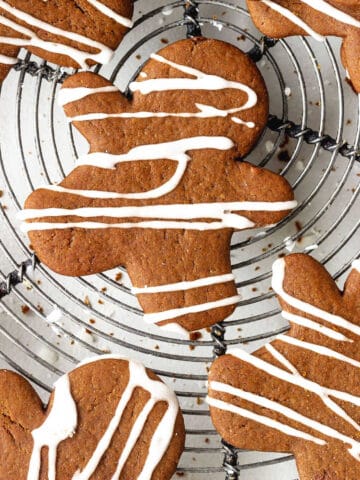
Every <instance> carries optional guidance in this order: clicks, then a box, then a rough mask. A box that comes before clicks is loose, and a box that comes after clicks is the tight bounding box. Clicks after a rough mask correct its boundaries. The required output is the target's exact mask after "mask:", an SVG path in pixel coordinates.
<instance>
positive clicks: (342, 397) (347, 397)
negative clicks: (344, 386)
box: [229, 349, 360, 407]
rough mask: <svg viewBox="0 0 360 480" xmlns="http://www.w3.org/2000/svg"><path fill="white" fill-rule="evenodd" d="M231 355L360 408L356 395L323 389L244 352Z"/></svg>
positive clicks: (238, 351) (359, 398) (315, 391)
mask: <svg viewBox="0 0 360 480" xmlns="http://www.w3.org/2000/svg"><path fill="white" fill-rule="evenodd" d="M229 354H230V355H233V356H234V357H236V358H238V359H240V360H242V361H244V362H246V363H249V364H250V365H253V366H254V367H255V368H258V369H259V370H262V371H264V372H266V373H267V374H269V375H272V376H273V377H276V378H279V379H280V380H283V381H284V382H288V383H290V384H292V385H295V386H297V387H301V388H303V389H305V390H308V391H310V392H312V393H315V394H316V395H320V396H322V395H327V396H331V397H334V398H337V399H339V400H343V401H344V402H349V403H352V404H353V405H356V406H357V407H359V406H360V397H358V396H356V395H352V394H350V393H348V392H343V391H340V390H335V389H332V388H327V387H323V386H321V385H319V384H318V383H316V382H313V381H311V380H308V379H307V378H303V377H301V376H300V375H299V376H297V375H294V374H292V373H288V372H286V371H285V370H282V369H281V368H278V367H276V366H275V365H272V364H271V363H269V362H265V361H264V360H262V359H261V358H257V357H255V356H253V355H251V354H250V353H247V352H245V351H243V350H240V349H232V350H229Z"/></svg>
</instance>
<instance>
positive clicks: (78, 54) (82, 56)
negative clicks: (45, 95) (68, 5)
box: [0, 0, 114, 68]
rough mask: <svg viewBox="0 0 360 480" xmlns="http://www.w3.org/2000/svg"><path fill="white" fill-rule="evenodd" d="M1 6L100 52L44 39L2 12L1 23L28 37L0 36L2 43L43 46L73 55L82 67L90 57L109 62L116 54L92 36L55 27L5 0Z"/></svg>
mask: <svg viewBox="0 0 360 480" xmlns="http://www.w3.org/2000/svg"><path fill="white" fill-rule="evenodd" d="M0 8H2V9H3V10H5V11H6V12H8V13H10V14H11V15H12V16H14V17H16V18H17V19H19V20H21V21H23V22H25V23H26V24H28V25H30V26H32V27H35V28H38V29H40V30H43V31H45V32H49V33H51V34H53V35H57V36H60V37H63V38H67V39H68V40H72V41H74V42H77V43H80V44H82V45H86V46H87V47H90V48H94V49H96V50H98V53H89V52H83V51H81V50H78V49H76V48H73V47H70V46H68V45H64V44H61V43H56V42H49V41H46V40H42V39H41V38H39V37H38V36H37V35H36V33H35V32H34V31H33V30H31V29H30V28H28V27H23V26H21V25H19V24H17V23H16V22H15V21H13V20H10V19H8V18H6V17H4V16H3V15H1V14H0V24H2V25H4V26H6V27H9V28H11V29H13V30H15V31H16V32H18V33H20V34H22V35H25V36H26V37H28V38H27V39H22V38H13V37H0V43H4V44H6V45H15V46H19V47H25V46H34V47H38V48H42V49H44V50H47V51H49V52H53V53H58V54H61V55H66V56H69V57H71V58H72V59H73V60H75V61H76V62H77V63H78V64H79V65H80V67H81V68H86V67H87V63H86V60H90V59H91V60H94V61H95V62H96V63H108V62H109V61H110V60H111V58H112V56H113V54H114V52H113V51H112V50H111V49H110V48H109V47H107V46H106V45H104V44H102V43H100V42H97V41H95V40H91V39H90V38H88V37H85V36H83V35H80V34H78V33H74V32H69V31H67V30H63V29H61V28H58V27H55V26H54V25H51V24H49V23H47V22H44V21H42V20H40V19H38V18H36V17H33V16H32V15H30V14H28V13H26V12H23V11H22V10H19V9H17V8H15V7H12V6H11V5H9V4H8V3H6V2H5V1H4V0H0Z"/></svg>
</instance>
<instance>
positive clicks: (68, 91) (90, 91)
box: [58, 85, 119, 107]
mask: <svg viewBox="0 0 360 480" xmlns="http://www.w3.org/2000/svg"><path fill="white" fill-rule="evenodd" d="M114 92H118V93H119V89H118V88H117V87H115V86H113V85H109V86H106V87H97V88H88V87H76V88H62V89H61V90H60V91H59V93H58V104H59V105H60V106H62V107H63V106H64V105H67V104H68V103H72V102H77V101H78V100H82V99H83V98H86V97H89V96H90V95H96V94H98V93H114Z"/></svg>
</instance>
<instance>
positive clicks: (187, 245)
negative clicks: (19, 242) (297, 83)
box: [20, 39, 296, 332]
mask: <svg viewBox="0 0 360 480" xmlns="http://www.w3.org/2000/svg"><path fill="white" fill-rule="evenodd" d="M130 90H131V91H132V94H133V97H132V99H131V100H129V99H128V98H126V97H125V96H124V95H123V94H122V93H121V92H120V91H119V90H118V89H117V88H116V87H114V86H113V85H111V83H110V82H108V81H107V80H105V79H104V78H102V77H100V76H98V75H95V74H92V73H80V74H77V75H75V76H73V77H71V78H69V79H67V80H66V82H65V83H64V86H63V88H62V90H61V92H60V97H59V98H60V102H61V103H62V105H64V109H65V113H66V115H67V116H68V118H69V121H71V122H72V123H73V124H74V126H75V127H76V128H77V129H78V130H79V131H80V132H81V133H82V134H83V135H84V136H85V137H86V138H87V140H88V141H89V142H90V153H89V154H87V155H85V156H83V157H81V158H80V159H79V160H78V162H77V168H76V169H75V170H73V171H72V172H71V173H70V175H68V176H67V177H66V178H65V180H64V181H63V182H61V184H60V185H57V186H47V187H46V186H45V187H44V188H41V189H39V190H37V191H35V192H34V193H33V194H32V195H31V196H30V197H29V198H28V200H27V201H26V205H25V207H26V209H25V210H24V211H23V212H22V213H21V214H20V217H21V218H22V219H23V220H25V221H26V222H25V223H24V224H23V228H24V230H25V231H28V232H29V235H30V240H31V243H32V245H33V247H34V249H35V251H36V254H37V255H38V256H39V258H40V259H41V261H42V262H44V263H46V264H47V265H49V266H50V268H52V269H53V270H55V271H57V272H59V273H61V274H65V275H75V276H77V275H88V274H92V273H96V272H101V271H105V270H108V269H110V268H114V267H116V266H119V265H124V266H125V267H126V268H127V271H128V273H129V275H130V278H131V280H132V283H133V287H134V289H133V293H135V294H136V295H137V296H138V298H139V300H140V303H141V306H142V307H143V309H144V311H145V314H146V315H145V320H146V321H147V322H150V323H157V324H159V325H161V326H165V325H166V326H167V328H168V329H169V328H170V329H172V330H176V331H179V330H181V331H185V332H186V331H191V330H196V329H199V328H203V327H206V326H209V325H212V324H214V323H216V322H218V321H220V320H222V319H224V318H226V317H227V316H228V315H230V314H231V313H232V312H233V310H234V308H235V305H236V303H237V302H238V300H239V297H238V296H237V292H236V288H235V283H234V276H233V275H232V273H231V265H230V258H229V248H230V239H231V235H232V233H233V232H234V231H235V230H242V229H246V228H254V227H262V226H267V225H270V224H274V223H276V222H278V221H279V220H281V219H283V218H284V217H285V216H286V215H287V213H288V212H289V211H290V210H291V209H292V208H293V207H294V206H295V205H296V202H294V200H293V192H292V190H291V188H290V186H289V184H288V183H287V181H286V180H284V179H283V178H282V177H280V176H279V175H276V174H274V173H272V172H269V171H266V170H263V169H261V168H257V167H254V166H253V165H251V164H249V163H247V162H244V161H236V159H237V158H241V157H244V156H245V155H246V154H247V153H248V152H249V150H250V149H251V148H252V147H253V145H254V144H255V143H256V141H257V139H258V138H259V135H260V134H261V132H262V131H263V128H264V126H265V125H266V121H267V115H268V98H267V92H266V88H265V85H264V82H263V79H262V77H261V76H260V73H259V71H258V70H257V68H256V66H255V65H254V64H253V63H252V61H251V60H250V59H249V58H248V57H247V56H246V55H245V54H244V53H243V52H241V51H240V50H238V49H237V48H235V47H233V46H231V45H229V44H226V43H223V42H220V41H217V40H208V39H189V40H183V41H180V42H177V43H175V44H173V45H171V46H167V47H166V48H165V49H163V50H162V51H161V52H160V53H159V54H154V55H152V58H151V59H150V60H149V62H148V63H147V64H146V65H145V66H144V68H143V70H142V72H141V73H140V74H139V77H138V78H137V79H136V81H135V82H133V83H132V84H131V85H130Z"/></svg>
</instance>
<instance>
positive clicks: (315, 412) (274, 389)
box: [208, 254, 360, 480]
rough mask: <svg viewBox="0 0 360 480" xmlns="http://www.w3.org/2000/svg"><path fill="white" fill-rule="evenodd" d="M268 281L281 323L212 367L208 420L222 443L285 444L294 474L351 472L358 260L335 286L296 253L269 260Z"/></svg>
mask: <svg viewBox="0 0 360 480" xmlns="http://www.w3.org/2000/svg"><path fill="white" fill-rule="evenodd" d="M273 289H274V290H275V292H276V293H277V295H278V298H279V301H280V304H281V307H282V309H283V316H284V318H286V319H287V320H289V321H290V325H291V328H290V331H289V332H288V333H287V334H285V335H279V336H278V337H276V339H275V340H274V341H272V342H271V343H269V344H267V345H265V347H263V348H261V349H259V350H257V351H256V352H255V353H253V354H250V353H247V352H245V351H244V350H239V349H236V350H231V351H229V354H228V355H225V356H223V357H220V358H219V359H217V360H216V361H215V362H214V364H213V365H212V368H211V372H210V378H209V397H208V402H209V404H210V410H211V416H212V420H213V422H214V424H215V426H216V428H217V430H218V431H219V432H220V434H221V436H222V437H223V438H225V440H226V441H228V442H229V443H231V444H232V445H234V446H236V447H239V448H245V449H253V450H261V451H276V452H292V453H294V454H295V458H296V462H297V465H298V469H299V473H300V478H301V480H320V479H321V480H325V479H326V480H357V479H358V478H359V477H360V435H359V432H360V374H359V372H360V370H359V369H360V349H359V344H360V260H358V261H356V262H354V264H353V268H352V271H351V273H350V275H349V277H348V279H347V282H346V285H345V288H344V292H341V291H339V290H338V288H337V286H336V284H335V282H334V281H333V279H332V278H331V276H330V275H329V274H328V273H327V271H326V270H325V269H324V267H323V266H322V265H321V264H319V263H318V262H317V261H316V260H314V259H312V258H311V257H309V256H306V255H304V254H295V255H289V256H288V257H286V258H285V259H280V260H277V261H276V262H275V264H274V267H273Z"/></svg>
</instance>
